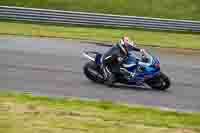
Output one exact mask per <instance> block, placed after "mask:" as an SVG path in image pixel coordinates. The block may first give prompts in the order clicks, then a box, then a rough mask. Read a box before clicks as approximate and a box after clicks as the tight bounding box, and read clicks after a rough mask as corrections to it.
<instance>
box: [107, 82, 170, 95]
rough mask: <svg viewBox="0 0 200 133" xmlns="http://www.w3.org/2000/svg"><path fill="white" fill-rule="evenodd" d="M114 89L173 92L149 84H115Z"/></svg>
mask: <svg viewBox="0 0 200 133" xmlns="http://www.w3.org/2000/svg"><path fill="white" fill-rule="evenodd" d="M110 88H112V89H113V90H114V89H123V90H134V91H149V92H156V93H163V94H164V93H171V91H170V90H165V91H162V90H155V89H152V88H150V87H147V86H135V85H125V84H115V85H113V86H112V87H110Z"/></svg>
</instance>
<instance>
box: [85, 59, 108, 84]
mask: <svg viewBox="0 0 200 133" xmlns="http://www.w3.org/2000/svg"><path fill="white" fill-rule="evenodd" d="M83 71H84V74H85V76H86V77H87V78H88V79H90V80H91V81H94V82H97V83H103V81H104V80H103V76H102V75H101V74H100V70H99V67H98V66H97V65H96V64H95V63H94V62H88V63H86V64H85V66H84V68H83Z"/></svg>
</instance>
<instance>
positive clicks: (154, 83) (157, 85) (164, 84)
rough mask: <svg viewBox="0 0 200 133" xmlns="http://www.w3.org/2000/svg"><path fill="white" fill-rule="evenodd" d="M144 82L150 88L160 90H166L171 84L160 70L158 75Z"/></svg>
mask: <svg viewBox="0 0 200 133" xmlns="http://www.w3.org/2000/svg"><path fill="white" fill-rule="evenodd" d="M146 83H147V84H148V85H149V86H150V87H151V88H152V89H156V90H162V91H164V90H167V89H168V88H169V87H170V85H171V82H170V80H169V78H168V77H167V76H166V75H165V74H164V73H162V72H160V75H157V76H155V77H153V78H152V79H149V80H148V81H146Z"/></svg>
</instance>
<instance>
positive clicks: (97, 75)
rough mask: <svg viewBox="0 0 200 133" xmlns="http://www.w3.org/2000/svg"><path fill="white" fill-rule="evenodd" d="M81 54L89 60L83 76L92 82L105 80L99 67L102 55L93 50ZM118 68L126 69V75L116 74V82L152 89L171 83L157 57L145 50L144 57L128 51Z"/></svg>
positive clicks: (164, 87) (163, 88)
mask: <svg viewBox="0 0 200 133" xmlns="http://www.w3.org/2000/svg"><path fill="white" fill-rule="evenodd" d="M83 55H84V56H85V57H86V58H88V59H89V60H90V61H89V62H87V63H86V64H85V65H84V67H83V71H84V74H85V76H86V77H87V78H88V79H90V80H92V81H94V82H97V83H102V84H103V83H104V82H105V78H104V76H103V73H102V67H101V66H102V56H103V55H102V54H101V53H98V52H94V51H86V52H83ZM120 69H121V70H122V71H126V72H127V73H128V75H119V76H117V82H118V83H122V84H126V85H136V86H145V84H146V85H148V86H149V87H150V88H152V89H156V90H163V91H164V90H166V89H168V88H169V87H170V84H171V83H170V79H169V78H168V76H167V75H166V74H164V73H163V72H162V71H161V68H160V61H159V59H158V58H157V57H155V56H153V55H151V54H150V53H148V52H146V51H145V57H144V56H143V55H142V56H137V55H136V54H135V53H129V54H128V57H127V60H126V61H125V62H124V63H123V66H122V67H121V68H120ZM108 70H109V66H108ZM135 74H136V75H135ZM131 75H135V76H131Z"/></svg>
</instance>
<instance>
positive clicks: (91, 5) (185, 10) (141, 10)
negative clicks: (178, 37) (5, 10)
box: [0, 0, 200, 20]
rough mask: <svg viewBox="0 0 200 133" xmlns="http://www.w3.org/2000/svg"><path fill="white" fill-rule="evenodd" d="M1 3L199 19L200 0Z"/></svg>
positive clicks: (18, 0) (7, 0)
mask: <svg viewBox="0 0 200 133" xmlns="http://www.w3.org/2000/svg"><path fill="white" fill-rule="evenodd" d="M0 5H12V6H23V7H36V8H49V9H61V10H73V11H87V12H100V13H110V14H123V15H134V16H148V17H161V18H175V19H189V20H200V15H199V12H200V1H199V0H1V1H0Z"/></svg>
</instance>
